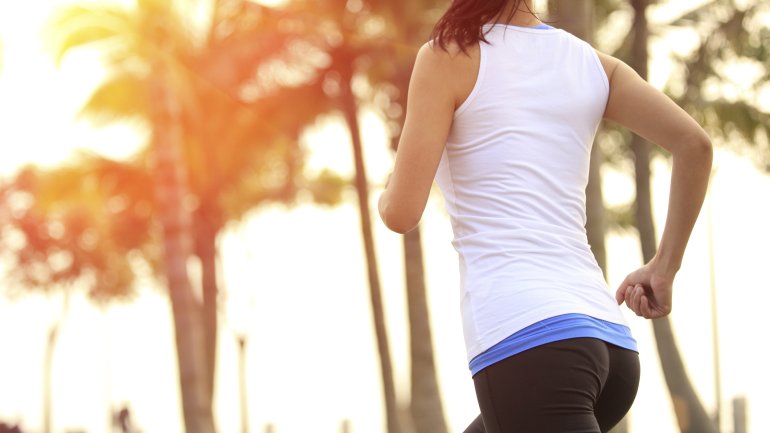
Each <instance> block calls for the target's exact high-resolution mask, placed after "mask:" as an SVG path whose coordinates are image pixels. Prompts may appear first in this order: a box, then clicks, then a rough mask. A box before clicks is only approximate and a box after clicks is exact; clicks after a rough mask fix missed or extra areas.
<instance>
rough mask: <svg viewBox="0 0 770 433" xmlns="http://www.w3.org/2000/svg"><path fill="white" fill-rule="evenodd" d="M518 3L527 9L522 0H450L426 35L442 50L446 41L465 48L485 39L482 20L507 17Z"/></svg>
mask: <svg viewBox="0 0 770 433" xmlns="http://www.w3.org/2000/svg"><path fill="white" fill-rule="evenodd" d="M509 4H510V5H511V6H512V7H511V8H510V12H509V14H508V16H507V17H503V14H504V13H505V9H506V6H508V5H509ZM522 4H524V6H525V7H527V9H529V6H528V5H527V3H526V2H525V1H524V0H453V1H452V5H451V6H449V10H447V11H446V12H445V13H444V15H443V16H442V17H441V19H440V20H438V23H436V26H435V27H434V28H433V32H432V33H431V35H430V38H431V40H433V41H434V42H435V43H436V44H437V45H438V46H439V47H440V48H441V49H442V50H444V51H446V50H447V46H448V45H449V44H451V43H455V44H457V45H458V47H459V48H460V50H461V51H463V52H466V50H467V48H468V47H470V46H471V45H475V44H477V43H479V42H488V41H487V39H486V37H485V36H486V32H484V24H487V23H490V22H495V21H497V20H499V19H500V18H505V19H506V20H510V19H511V18H513V16H514V15H515V14H516V11H518V10H519V7H520V6H521V5H522ZM530 12H532V11H531V10H530Z"/></svg>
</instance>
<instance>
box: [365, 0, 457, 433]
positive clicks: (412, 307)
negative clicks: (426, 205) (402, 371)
mask: <svg viewBox="0 0 770 433" xmlns="http://www.w3.org/2000/svg"><path fill="white" fill-rule="evenodd" d="M443 3H444V2H442V1H436V0H420V1H417V0H411V1H406V0H399V1H371V2H370V4H371V5H370V7H371V10H372V12H373V13H375V14H377V15H379V16H381V17H383V18H384V19H385V20H386V22H387V23H388V26H387V27H388V29H389V34H388V35H387V39H388V40H389V45H388V47H387V49H386V50H385V51H381V50H378V51H373V52H372V56H376V55H377V54H380V53H386V55H384V56H383V55H379V56H378V57H379V58H375V59H374V66H373V67H372V68H371V70H370V71H368V74H367V75H368V76H369V80H370V82H371V83H372V85H373V86H375V88H377V87H380V88H382V89H383V90H382V92H384V94H386V95H388V97H387V98H384V99H385V100H386V101H388V102H387V103H386V104H385V106H384V107H382V108H383V112H384V113H385V116H386V118H388V120H389V121H390V122H391V123H392V127H391V130H393V131H398V132H396V133H394V134H393V136H392V140H391V143H392V148H393V150H394V151H395V150H396V149H397V147H398V140H399V137H400V131H401V130H402V128H403V124H404V120H405V111H404V110H403V109H402V107H405V106H406V97H407V93H408V89H409V80H410V76H411V72H412V66H413V64H414V59H415V57H416V54H417V50H418V49H419V47H420V46H421V45H422V44H423V43H425V41H426V40H427V38H428V35H429V33H430V30H431V24H432V22H433V20H432V19H431V14H432V13H433V12H437V8H438V7H440V6H443ZM388 89H395V91H391V92H388ZM388 113H392V114H390V115H388ZM403 248H404V269H405V272H406V276H405V277H406V278H405V282H406V284H405V286H406V295H407V296H406V299H407V309H408V319H409V327H408V329H409V342H410V345H409V348H410V350H409V354H410V360H411V363H410V364H411V374H410V379H411V380H410V384H411V389H410V397H411V398H410V400H409V413H410V415H411V416H410V418H411V421H412V424H413V426H414V429H415V431H417V432H423V433H446V432H447V431H448V429H447V424H446V418H445V416H444V409H443V404H442V402H441V393H440V390H439V384H438V378H437V373H436V362H435V356H434V351H433V335H432V331H431V325H430V311H429V308H428V301H427V292H426V286H425V266H424V261H423V251H422V235H421V230H420V227H419V226H418V227H416V228H415V229H414V230H412V231H410V232H408V233H406V234H404V235H403Z"/></svg>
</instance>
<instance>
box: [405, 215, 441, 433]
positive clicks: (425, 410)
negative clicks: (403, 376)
mask: <svg viewBox="0 0 770 433" xmlns="http://www.w3.org/2000/svg"><path fill="white" fill-rule="evenodd" d="M421 241H422V239H421V234H420V228H419V227H417V228H415V229H414V230H412V231H410V232H409V233H406V234H405V235H404V261H405V263H404V266H405V269H406V292H407V308H408V309H409V341H410V346H409V347H410V353H411V361H412V375H411V376H412V377H411V379H412V380H411V382H412V389H411V396H412V398H411V402H410V404H409V412H410V414H411V418H412V424H413V425H414V427H415V431H416V432H417V433H447V425H446V420H445V418H444V409H443V406H442V403H441V393H440V392H439V388H438V380H437V378H436V362H435V360H434V356H433V335H432V332H431V327H430V313H429V310H428V299H427V294H426V290H425V266H424V264H423V258H422V242H421Z"/></svg>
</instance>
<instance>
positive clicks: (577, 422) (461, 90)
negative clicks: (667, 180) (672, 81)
mask: <svg viewBox="0 0 770 433" xmlns="http://www.w3.org/2000/svg"><path fill="white" fill-rule="evenodd" d="M602 119H609V120H612V121H615V122H617V123H619V124H621V125H623V126H625V127H627V128H629V129H631V130H632V131H633V132H635V133H637V134H639V135H641V136H643V137H645V138H646V139H648V140H650V141H651V142H653V143H656V144H658V145H660V146H662V147H663V148H665V149H666V150H668V151H669V152H671V154H672V155H673V172H672V175H671V176H672V177H671V194H670V204H669V208H668V217H667V220H666V225H665V229H664V231H663V234H662V238H661V242H660V247H659V249H658V252H657V255H656V256H655V258H654V259H653V260H651V261H650V262H649V263H647V264H646V265H644V266H643V267H641V268H640V269H638V270H636V271H634V272H632V273H631V274H629V275H628V276H627V277H626V278H625V280H624V281H623V282H622V284H621V285H620V287H619V288H618V289H617V292H616V295H615V298H614V299H613V296H612V295H611V294H610V292H609V290H608V287H607V284H606V282H605V280H604V278H603V275H602V271H601V269H600V268H599V266H598V265H597V263H596V260H595V258H594V256H593V254H592V252H591V249H590V246H589V245H588V241H587V238H586V230H585V223H586V211H585V200H586V198H585V189H586V185H587V182H588V171H589V159H590V153H591V146H592V143H593V140H594V137H595V134H596V131H597V128H598V127H599V124H600V123H601V121H602ZM711 159H712V148H711V143H710V140H709V138H708V136H707V135H706V133H705V132H704V131H703V129H702V128H701V127H700V126H699V125H698V124H697V123H696V122H695V121H694V120H693V119H692V118H691V117H690V116H688V115H687V113H685V112H684V111H683V110H682V109H680V108H679V107H678V106H677V105H676V104H674V103H673V102H672V101H671V100H670V99H669V98H667V97H666V96H665V95H663V94H662V93H661V92H659V91H657V90H656V89H655V88H653V87H652V86H650V85H649V84H648V83H646V82H645V81H644V80H643V79H642V78H640V77H639V75H637V74H636V73H635V72H634V71H633V70H632V69H631V68H630V67H629V66H627V65H626V64H624V63H623V62H621V61H619V60H618V59H615V58H613V57H611V56H608V55H606V54H602V53H599V52H596V51H595V50H594V49H593V48H592V47H591V46H590V45H589V44H587V43H586V42H583V41H582V40H580V39H578V38H576V37H574V36H572V35H570V34H569V33H567V32H565V31H563V30H560V29H557V28H553V27H551V26H549V25H545V24H543V23H542V22H541V21H540V20H539V19H538V17H537V16H536V15H535V14H534V13H533V12H532V2H531V0H507V1H506V0H454V2H453V3H452V4H451V6H450V7H449V10H448V11H447V12H446V14H445V15H444V16H443V17H442V18H441V19H440V20H439V22H438V24H437V25H436V27H435V29H434V31H433V35H432V40H431V42H430V43H428V44H426V45H425V46H423V47H422V49H421V50H420V52H419V54H418V56H417V60H416V64H415V67H414V71H413V75H412V81H411V84H410V89H409V101H408V106H407V114H406V122H405V125H404V130H403V133H402V136H401V141H400V143H399V147H398V152H397V154H396V161H395V167H394V170H393V174H392V176H391V178H390V180H389V182H388V185H387V186H386V189H385V191H384V193H383V194H382V196H381V197H380V203H379V210H380V215H381V217H382V219H383V221H384V222H385V224H386V225H387V226H388V227H389V228H390V229H392V230H394V231H396V232H399V233H405V232H408V231H409V230H411V229H412V228H413V227H415V226H416V225H417V224H418V222H419V220H420V218H421V216H422V213H423V210H424V208H425V204H426V201H427V199H428V195H429V193H430V189H431V184H432V182H433V180H434V178H435V180H436V182H437V183H438V185H439V187H440V188H441V191H442V192H443V195H444V199H445V204H446V209H447V212H448V213H449V216H450V219H451V225H452V229H453V231H454V241H453V245H454V247H455V249H456V250H457V252H458V255H459V259H460V282H461V299H462V302H461V304H462V307H461V310H462V321H463V326H464V334H465V342H466V347H467V351H468V361H469V366H470V370H471V373H472V375H473V380H474V384H475V388H476V396H477V399H478V403H479V406H480V408H481V415H480V416H479V417H478V418H477V419H476V420H475V421H473V423H472V424H471V425H470V426H469V427H468V428H467V429H466V430H465V432H466V433H557V432H558V433H566V432H581V433H589V432H590V433H593V432H596V433H598V432H607V431H609V430H610V429H611V428H612V427H613V426H614V425H616V424H617V423H618V422H619V421H620V420H621V419H622V418H623V416H624V415H625V414H626V413H627V411H628V410H629V408H630V407H631V405H632V403H633V401H634V399H635V397H636V392H637V388H638V384H639V357H638V353H637V345H636V341H635V340H634V338H633V337H632V335H631V332H630V330H629V328H628V326H627V324H626V322H625V321H624V318H623V316H622V314H621V311H620V308H619V307H618V305H620V304H622V303H623V302H625V304H626V306H627V307H628V308H629V309H631V310H632V311H633V312H634V313H636V314H637V315H639V316H642V317H645V318H648V319H653V318H658V317H663V316H666V315H667V314H669V312H670V311H671V297H672V283H673V281H674V276H675V275H676V273H677V271H678V270H679V267H680V265H681V263H682V256H683V254H684V251H685V246H686V244H687V242H688V239H689V236H690V233H691V231H692V229H693V225H694V224H695V221H696V219H697V216H698V213H699V212H700V208H701V205H702V203H703V199H704V196H705V193H706V189H707V183H708V177H709V173H710V168H711Z"/></svg>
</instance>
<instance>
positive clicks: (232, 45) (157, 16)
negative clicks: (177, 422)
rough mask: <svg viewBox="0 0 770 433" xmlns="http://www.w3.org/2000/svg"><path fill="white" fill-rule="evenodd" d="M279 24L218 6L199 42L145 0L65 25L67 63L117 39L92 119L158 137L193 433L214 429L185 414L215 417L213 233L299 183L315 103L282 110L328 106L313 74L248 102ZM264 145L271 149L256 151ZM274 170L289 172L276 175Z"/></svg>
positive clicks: (159, 179)
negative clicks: (198, 266)
mask: <svg viewBox="0 0 770 433" xmlns="http://www.w3.org/2000/svg"><path fill="white" fill-rule="evenodd" d="M279 18H280V19H283V18H285V17H275V16H273V15H272V14H271V13H270V11H269V10H268V9H266V8H261V7H258V6H256V5H253V4H251V3H249V2H245V1H240V0H233V1H217V2H216V3H215V10H214V13H213V19H212V22H211V26H210V28H209V29H208V35H209V37H208V38H206V39H205V41H204V42H203V44H201V43H198V44H196V41H195V38H193V37H192V36H191V34H190V32H189V31H188V28H187V27H186V23H185V22H184V20H183V16H182V15H181V14H179V13H178V12H177V11H175V10H173V9H172V8H171V7H170V6H168V5H167V4H165V2H159V1H149V0H146V1H142V2H140V3H139V8H138V9H137V10H136V11H134V12H128V11H122V10H116V9H112V8H110V7H106V6H104V7H98V8H94V9H87V8H82V7H73V8H71V9H69V10H67V11H65V12H64V13H63V14H62V15H61V16H60V18H59V20H58V27H59V31H60V32H61V33H63V34H64V36H65V37H64V38H62V39H63V43H62V45H61V47H60V48H59V53H60V54H59V55H60V56H61V55H63V54H64V53H66V52H68V51H69V50H71V49H73V48H76V47H79V46H83V45H86V44H88V43H91V42H102V41H106V42H112V41H117V42H118V43H119V44H118V47H117V48H116V47H115V46H114V45H113V51H112V52H111V56H110V61H111V65H112V67H113V69H114V74H113V76H112V77H111V78H110V79H109V80H108V81H107V82H106V83H104V84H103V85H102V86H101V87H100V88H99V89H97V91H96V92H95V93H94V96H93V97H92V98H91V100H90V101H89V102H88V104H87V105H86V107H85V112H87V113H88V114H92V115H94V114H95V115H97V116H101V117H105V116H106V117H107V118H108V119H110V120H112V119H113V118H119V119H124V118H126V117H135V118H139V119H143V120H144V121H146V123H148V124H149V128H150V129H151V131H153V136H154V139H153V141H152V144H153V146H151V147H150V149H151V154H152V156H153V157H154V158H153V160H154V161H155V165H154V166H153V167H152V169H153V172H154V173H155V176H156V182H155V183H154V185H155V186H156V189H157V194H156V195H157V197H156V198H157V200H156V203H157V204H158V206H159V214H160V215H161V216H160V220H161V222H162V224H163V226H164V228H165V233H166V237H165V251H166V255H165V258H166V261H165V270H166V273H167V275H168V277H169V278H168V279H169V286H170V294H171V299H172V305H173V306H174V315H175V319H176V320H175V323H176V324H177V340H178V341H177V344H178V354H179V363H180V374H182V377H185V378H192V384H188V382H189V381H185V380H183V381H182V386H183V404H184V406H185V414H186V424H187V426H188V429H190V431H196V430H194V428H197V426H200V425H208V424H211V423H210V422H209V421H208V420H203V421H202V422H197V421H195V420H194V419H193V418H190V417H187V414H188V413H189V414H193V415H192V416H195V415H194V414H196V413H198V414H202V415H201V416H202V417H204V418H208V417H210V407H211V399H212V394H213V387H214V386H213V377H214V370H215V365H214V360H215V353H216V335H217V307H216V300H217V291H218V290H217V286H216V280H217V278H216V244H215V242H216V236H217V233H218V232H219V231H220V230H221V228H222V227H223V226H224V224H225V222H226V220H227V219H228V218H232V217H238V216H239V215H242V214H243V213H244V212H246V210H248V209H250V208H251V207H253V206H255V205H257V204H258V203H260V202H262V201H266V200H284V201H285V200H291V198H292V197H293V196H294V193H295V192H296V188H295V187H294V186H295V185H296V184H297V182H300V177H299V171H298V164H299V163H300V162H301V157H300V155H299V151H298V148H297V141H298V136H299V134H300V131H301V126H302V125H304V124H306V123H309V122H310V119H312V118H313V117H314V116H315V115H316V113H317V108H316V107H314V106H312V104H307V105H308V106H309V108H308V110H302V109H299V110H297V109H294V110H293V112H292V114H291V115H290V116H289V115H287V114H286V111H287V110H286V109H282V110H281V109H280V108H282V107H286V105H287V101H291V99H290V98H291V97H292V96H293V97H300V98H303V99H304V98H307V99H308V100H310V101H320V102H319V103H321V104H322V103H323V98H320V97H319V95H320V94H321V87H320V85H319V84H318V81H317V80H312V79H310V80H308V82H307V83H304V85H303V86H299V87H294V88H292V89H288V90H287V91H286V92H285V93H282V94H277V93H278V92H277V91H276V88H274V87H265V88H263V89H260V90H261V92H260V94H259V95H258V98H252V99H246V98H244V97H242V96H241V95H242V92H241V90H242V89H243V87H244V86H246V85H249V84H254V85H256V84H260V83H256V82H255V77H256V75H257V70H258V69H259V67H260V65H261V63H262V62H264V61H265V60H266V59H269V58H270V59H272V58H276V57H279V56H280V54H281V53H282V51H283V49H284V48H285V46H286V45H287V43H288V41H289V40H290V39H291V36H290V35H289V34H288V33H287V32H282V31H279V30H278V29H277V25H278V23H279ZM137 65H140V67H137ZM142 65H143V66H144V67H142ZM147 70H149V71H151V73H150V74H147V73H146V71H147ZM142 95H146V96H145V97H142ZM150 101H153V102H154V103H150ZM310 107H312V111H311V109H310ZM282 112H283V113H282ZM259 141H261V142H262V143H265V144H266V145H262V146H260V145H259ZM215 148H216V149H217V151H214V149H215ZM257 168H262V170H261V171H260V170H257ZM276 171H277V172H285V174H283V175H281V176H275V173H276ZM186 172H191V173H195V176H193V177H188V176H187V175H186ZM271 176H272V178H271ZM327 178H328V176H327ZM266 179H271V181H266ZM272 179H281V181H280V182H279V183H276V182H275V180H272ZM325 180H331V181H334V179H325ZM324 183H325V184H327V185H328V184H330V182H324ZM331 183H334V182H331ZM309 186H310V187H311V189H313V190H316V189H319V188H316V186H317V185H314V184H312V183H311V184H310V185H309ZM320 190H322V191H325V192H326V193H327V194H326V195H327V197H328V196H333V195H334V194H331V195H330V194H329V188H328V187H326V188H320ZM186 197H196V198H197V200H196V201H197V203H198V206H197V208H196V209H195V210H194V212H192V215H189V214H187V213H186V212H184V211H183V206H182V205H183V201H187V202H189V200H187V199H186ZM190 230H194V231H195V232H196V236H195V239H196V242H195V244H193V243H192V242H190V238H189V237H187V239H186V240H185V238H184V237H183V235H182V234H183V233H185V232H189V231H190ZM191 253H195V254H196V255H197V256H198V257H199V258H200V260H201V263H202V269H203V273H202V274H203V275H202V284H201V285H202V287H203V293H204V295H203V303H202V304H199V303H198V302H197V301H196V300H195V299H194V298H193V297H192V296H191V294H192V292H191V288H190V283H189V280H187V279H186V277H185V276H184V275H182V272H183V271H184V270H185V269H186V268H185V266H183V264H186V261H187V257H188V256H189V255H190V254H191ZM172 272H173V274H172ZM185 275H186V274H185ZM180 338H181V339H182V340H180ZM185 387H187V388H185ZM185 389H186V390H187V391H189V392H185ZM191 395H192V396H191ZM196 396H200V397H196ZM185 399H187V400H185ZM188 402H189V404H188ZM201 402H202V403H201ZM201 406H205V407H207V408H208V409H201V408H200V407H201ZM206 412H208V413H206ZM211 425H212V428H213V424H211ZM204 428H205V427H204Z"/></svg>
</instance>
